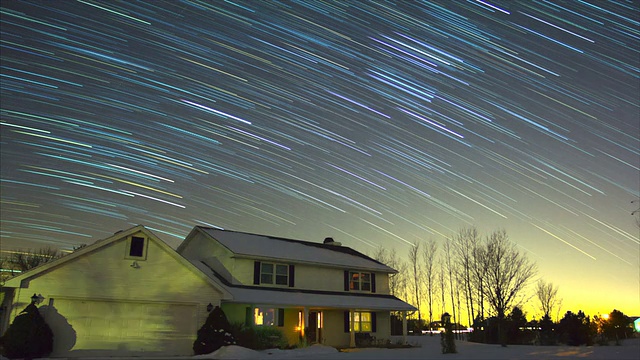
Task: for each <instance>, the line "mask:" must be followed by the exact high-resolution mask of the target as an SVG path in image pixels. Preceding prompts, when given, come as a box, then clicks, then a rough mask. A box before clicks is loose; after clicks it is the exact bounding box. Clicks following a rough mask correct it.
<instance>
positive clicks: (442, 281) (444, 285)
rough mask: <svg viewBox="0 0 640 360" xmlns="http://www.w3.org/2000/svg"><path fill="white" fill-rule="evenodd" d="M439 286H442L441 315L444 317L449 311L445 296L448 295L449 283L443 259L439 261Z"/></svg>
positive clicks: (440, 287) (440, 288)
mask: <svg viewBox="0 0 640 360" xmlns="http://www.w3.org/2000/svg"><path fill="white" fill-rule="evenodd" d="M441 255H442V254H441ZM438 284H439V285H440V286H439V290H440V315H442V314H444V313H445V312H446V311H447V310H446V309H447V300H446V297H445V294H446V293H447V283H446V282H445V277H444V260H443V259H442V258H441V259H440V260H438Z"/></svg>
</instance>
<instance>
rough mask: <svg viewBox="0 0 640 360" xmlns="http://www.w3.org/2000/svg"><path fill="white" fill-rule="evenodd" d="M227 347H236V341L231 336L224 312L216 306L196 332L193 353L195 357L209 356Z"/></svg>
mask: <svg viewBox="0 0 640 360" xmlns="http://www.w3.org/2000/svg"><path fill="white" fill-rule="evenodd" d="M227 345H236V339H235V338H234V336H233V335H232V334H231V325H230V324H229V320H227V316H226V315H225V314H224V311H222V309H221V308H220V307H219V306H216V307H215V308H214V309H213V310H212V311H211V313H210V314H209V316H208V317H207V320H206V321H205V323H204V325H202V327H201V328H200V330H198V337H197V338H196V341H195V342H194V343H193V352H194V353H195V354H196V355H201V354H209V353H212V352H214V351H216V350H218V349H219V348H221V347H223V346H227Z"/></svg>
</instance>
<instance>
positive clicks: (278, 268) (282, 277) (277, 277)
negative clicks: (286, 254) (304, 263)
mask: <svg viewBox="0 0 640 360" xmlns="http://www.w3.org/2000/svg"><path fill="white" fill-rule="evenodd" d="M260 284H275V285H285V286H287V285H289V265H284V264H273V263H264V262H263V263H261V265H260Z"/></svg>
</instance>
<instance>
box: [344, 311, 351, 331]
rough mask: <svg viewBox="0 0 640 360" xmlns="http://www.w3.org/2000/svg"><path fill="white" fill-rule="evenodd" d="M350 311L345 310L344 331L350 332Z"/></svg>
mask: <svg viewBox="0 0 640 360" xmlns="http://www.w3.org/2000/svg"><path fill="white" fill-rule="evenodd" d="M349 325H350V324H349V312H348V311H345V312H344V332H346V333H348V332H349Z"/></svg>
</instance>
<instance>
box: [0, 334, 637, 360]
mask: <svg viewBox="0 0 640 360" xmlns="http://www.w3.org/2000/svg"><path fill="white" fill-rule="evenodd" d="M408 341H409V343H410V344H412V345H414V346H415V347H413V348H408V349H377V348H368V349H350V350H348V351H344V352H339V351H338V350H336V349H334V348H332V347H329V346H324V345H313V346H309V347H306V348H300V349H295V350H277V349H274V350H265V351H254V350H251V349H247V348H243V347H240V346H226V347H223V348H221V349H219V350H217V351H215V352H213V353H211V354H207V355H197V356H184V357H154V358H150V359H154V360H201V359H236V360H243V359H274V360H276V359H284V360H287V359H305V360H343V359H344V360H350V359H354V360H355V359H363V360H364V359H370V360H386V359H390V360H404V359H446V360H453V359H487V360H489V359H490V360H494V359H495V360H500V359H517V360H521V359H522V360H527V359H531V360H534V359H535V360H538V359H540V360H544V359H554V360H569V359H612V360H614V359H615V360H639V359H640V338H634V339H627V340H625V341H623V342H622V345H620V346H615V345H609V346H580V347H575V346H533V345H510V346H508V347H506V348H503V347H501V346H500V345H486V344H477V343H470V342H466V341H456V347H457V350H458V353H457V354H442V353H441V350H440V337H439V336H415V337H409V338H408ZM134 359H135V360H141V359H144V357H140V356H138V357H135V358H113V357H94V358H82V360H134ZM2 360H4V358H2ZM59 360H62V359H59ZM75 360H79V359H77V358H76V359H75Z"/></svg>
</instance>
